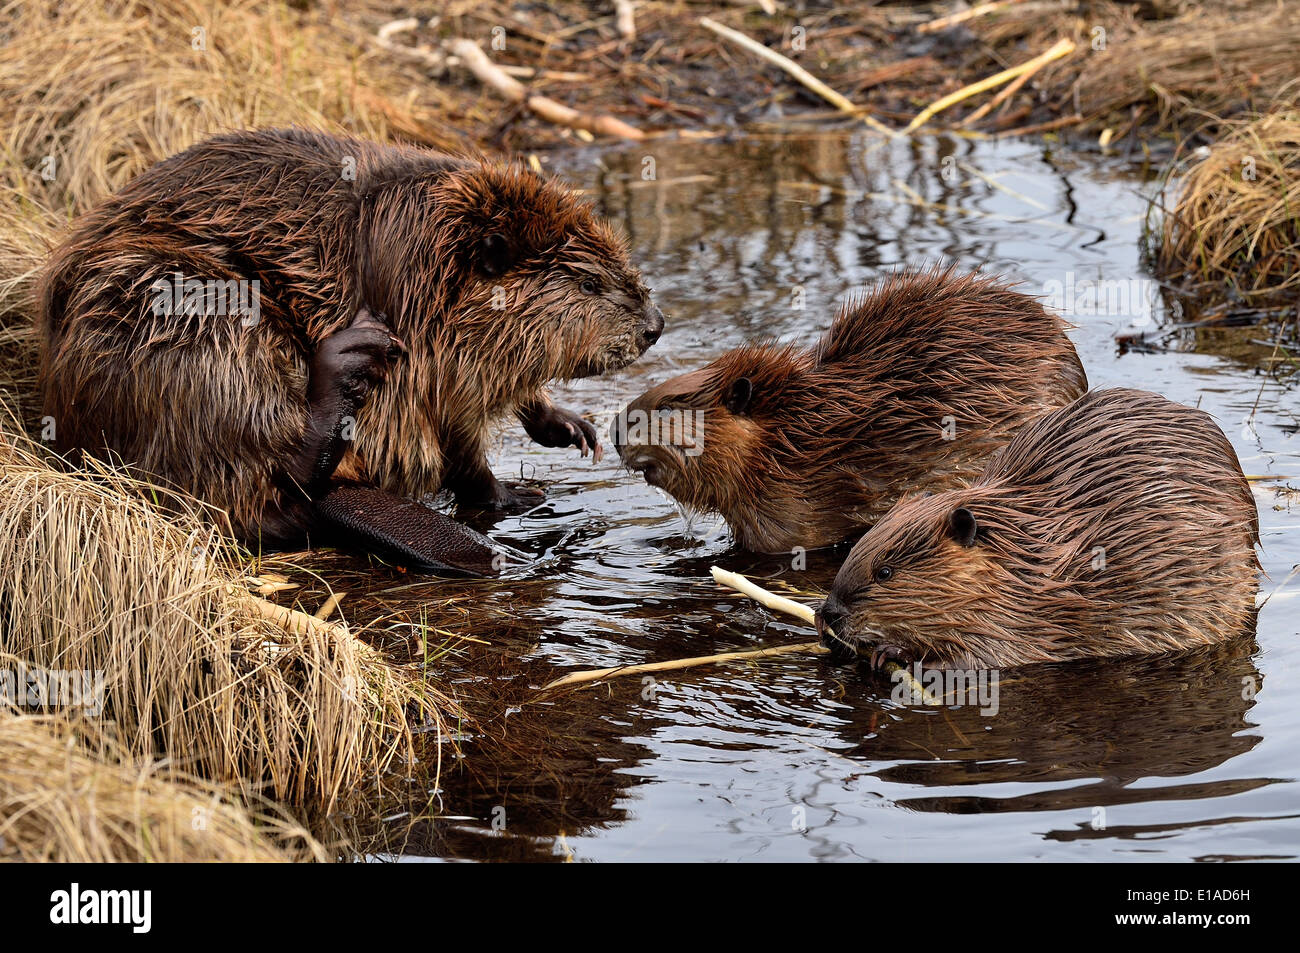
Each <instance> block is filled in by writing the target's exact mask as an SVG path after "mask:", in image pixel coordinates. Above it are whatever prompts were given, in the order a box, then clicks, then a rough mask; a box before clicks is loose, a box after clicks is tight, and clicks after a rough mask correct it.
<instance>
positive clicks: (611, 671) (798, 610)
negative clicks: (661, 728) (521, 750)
mask: <svg viewBox="0 0 1300 953" xmlns="http://www.w3.org/2000/svg"><path fill="white" fill-rule="evenodd" d="M709 572H710V573H712V574H713V581H714V582H716V583H718V584H719V585H721V586H726V587H728V588H729V589H735V590H736V591H737V592H739V593H743V594H744V595H746V596H749V598H751V599H753V600H754V601H756V602H758V603H759V604H760V605H763V606H765V607H766V608H768V609H771V610H772V611H773V612H784V613H785V614H787V615H792V616H795V617H796V618H798V619H800V620H802V621H804V622H807V623H808V624H809V625H812V624H813V622H814V620H815V618H816V614H815V613H814V612H813V610H812V607H811V606H806V605H804V604H803V603H801V602H795V601H794V600H793V599H787V598H785V597H784V596H778V595H777V594H776V593H775V592H768V591H767V590H766V589H764V588H763V587H762V586H757V585H755V584H754V583H752V582H750V581H749V580H748V579H746V578H745V577H744V576H742V575H741V574H740V573H737V572H728V571H727V570H725V569H722V568H720V567H718V566H711V567H710V568H709ZM829 651H830V650H829V649H827V648H826V647H825V646H824V645H822V644H821V643H819V642H796V643H794V644H791V645H774V646H772V647H771V648H766V649H749V650H747V651H743V652H722V653H721V654H718V655H696V656H693V657H691V658H681V659H672V660H671V661H668V662H648V663H646V664H644V665H622V666H615V667H613V668H596V669H588V670H586V671H582V672H573V673H571V674H569V675H565V676H564V677H563V678H557V679H556V680H555V681H553V682H550V683H548V684H546V685H544V686H542V691H547V690H549V689H552V688H564V687H565V686H568V685H581V684H583V683H585V682H598V681H602V680H603V679H606V678H621V677H622V676H624V675H638V674H641V673H643V672H671V671H676V670H677V669H683V668H693V667H695V666H696V665H710V664H712V663H714V662H740V661H746V660H751V659H762V658H772V657H773V656H777V655H792V654H794V653H800V652H802V653H806V654H808V655H825V654H826V653H827V652H829ZM885 669H886V671H889V672H893V671H899V672H902V673H903V674H902V675H901V676H900V678H902V680H903V681H905V682H907V684H908V687H909V688H910V689H911V691H912V693H913V695H914V696H915V697H917V698H920V699H922V701H923V702H924V704H927V705H942V704H943V702H942V700H940V699H938V698H935V697H934V696H933V695H932V694H930V692H929V691H927V690H926V688H925V687H924V686H923V685H922V684H921V683H920V682H918V681H917V680H916V678H915V677H913V675H912V673H911V672H909V671H908V670H907V669H906V668H904V667H903V666H901V665H899V664H898V663H897V662H886V663H885Z"/></svg>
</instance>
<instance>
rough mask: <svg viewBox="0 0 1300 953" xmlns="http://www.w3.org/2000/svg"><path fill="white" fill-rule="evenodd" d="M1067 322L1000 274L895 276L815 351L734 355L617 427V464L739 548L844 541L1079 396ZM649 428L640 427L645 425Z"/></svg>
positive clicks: (963, 474)
mask: <svg viewBox="0 0 1300 953" xmlns="http://www.w3.org/2000/svg"><path fill="white" fill-rule="evenodd" d="M1065 331H1066V325H1065V323H1064V322H1063V321H1061V320H1060V319H1059V318H1057V317H1056V316H1054V315H1051V314H1049V313H1048V312H1047V311H1045V310H1044V309H1043V307H1042V305H1040V304H1039V303H1038V302H1037V301H1036V300H1034V299H1033V298H1030V297H1028V296H1026V295H1023V294H1020V293H1018V292H1016V291H1013V290H1011V289H1010V288H1009V287H1007V286H1006V285H1004V284H1002V283H1001V282H999V281H998V280H996V279H994V278H988V277H979V276H974V275H967V276H960V277H959V276H956V275H954V273H953V272H952V270H951V269H947V270H941V269H932V270H930V271H926V272H921V273H916V272H910V273H908V272H905V273H900V274H895V275H893V276H891V277H889V278H887V279H886V280H885V281H883V282H882V283H881V284H880V285H879V286H878V287H876V288H875V289H874V290H873V291H872V292H871V293H870V294H868V295H867V296H866V297H865V298H863V299H861V300H859V301H857V302H854V303H850V304H849V305H848V306H846V307H845V308H843V309H842V310H841V311H840V313H839V315H838V316H837V317H836V318H835V321H834V323H832V325H831V327H830V330H828V331H827V332H826V334H825V335H824V336H823V337H822V339H821V341H820V342H819V343H818V344H817V345H816V347H814V348H812V349H810V350H800V349H798V348H796V347H793V346H780V345H774V344H765V345H751V346H746V347H740V348H737V349H735V350H733V351H730V352H728V353H727V354H724V355H723V356H722V357H720V358H719V359H718V360H716V361H714V362H713V363H712V364H709V365H708V366H707V367H704V368H701V369H699V370H696V371H691V372H690V373H687V374H683V375H681V376H680V377H676V378H673V379H672V380H669V381H667V382H665V383H662V384H659V385H658V386H656V387H653V388H651V389H650V390H648V391H646V392H645V393H644V394H642V395H641V396H640V397H638V398H637V399H636V400H635V401H633V402H632V403H631V404H629V405H628V407H627V409H626V410H624V411H623V413H622V414H621V415H620V416H619V418H618V419H617V420H616V421H615V426H614V432H613V434H612V436H613V439H614V443H615V445H616V446H617V447H618V452H619V455H620V456H621V457H622V459H623V462H624V464H625V465H626V466H628V467H629V468H630V469H633V470H639V471H641V472H642V473H643V474H644V476H645V478H646V480H647V481H648V482H649V483H651V484H652V485H654V486H658V487H662V488H663V489H664V490H667V491H668V492H669V493H670V494H672V495H673V496H674V497H676V498H677V500H678V501H679V502H680V503H681V504H683V505H684V506H685V507H686V508H687V509H689V510H694V511H701V512H714V513H720V514H721V515H722V516H723V517H725V518H726V520H727V523H728V524H729V525H730V526H731V529H732V532H733V533H734V534H735V538H736V542H737V543H738V544H739V545H741V546H743V547H745V548H746V549H750V550H755V551H759V552H788V551H790V550H791V549H792V548H794V547H804V548H806V549H812V548H815V547H821V546H828V545H832V544H835V543H839V542H843V541H844V540H846V539H850V538H852V537H855V536H857V535H860V534H861V533H862V531H863V530H865V529H866V528H867V527H868V526H870V525H871V524H872V523H874V522H875V521H876V520H877V519H879V518H880V517H881V516H883V515H884V513H885V512H886V511H887V510H888V509H889V507H890V506H891V505H892V504H893V503H894V501H895V500H896V499H897V498H898V496H899V495H900V494H901V493H903V492H904V491H907V490H916V489H930V490H945V489H950V488H953V487H957V486H963V485H965V484H966V483H968V482H969V481H970V480H972V479H974V478H975V477H976V476H977V475H978V474H979V472H980V470H981V469H982V468H983V466H984V464H985V463H986V462H987V461H988V458H989V456H990V455H991V454H992V453H993V452H994V451H995V450H997V449H998V448H999V447H1001V446H1003V445H1004V444H1006V442H1007V441H1008V440H1010V439H1011V435H1012V434H1013V433H1015V431H1016V430H1017V429H1018V428H1019V427H1020V426H1022V425H1023V424H1025V423H1027V422H1028V421H1030V420H1033V419H1034V418H1036V417H1038V416H1040V415H1042V414H1043V413H1044V412H1045V411H1048V410H1051V409H1053V408H1056V407H1061V406H1063V405H1065V404H1068V403H1069V402H1070V401H1072V400H1074V399H1075V398H1076V397H1078V396H1079V395H1080V394H1082V393H1083V392H1084V391H1085V390H1087V386H1088V385H1087V380H1086V378H1085V376H1084V372H1083V366H1082V364H1081V363H1080V362H1079V356H1078V355H1077V354H1076V353H1075V350H1074V346H1073V345H1072V344H1071V343H1070V341H1069V339H1068V338H1067V337H1066V334H1065ZM647 422H648V424H649V425H648V426H646V424H647Z"/></svg>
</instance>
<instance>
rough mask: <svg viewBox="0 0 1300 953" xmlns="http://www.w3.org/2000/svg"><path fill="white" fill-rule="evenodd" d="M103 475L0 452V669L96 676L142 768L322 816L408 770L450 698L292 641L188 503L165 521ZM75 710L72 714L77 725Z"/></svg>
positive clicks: (330, 650) (32, 453)
mask: <svg viewBox="0 0 1300 953" xmlns="http://www.w3.org/2000/svg"><path fill="white" fill-rule="evenodd" d="M147 494H148V490H147V488H145V487H143V486H142V485H141V484H138V483H136V482H133V481H131V480H129V479H128V478H127V477H125V476H123V475H121V474H119V473H115V472H113V471H110V470H107V469H103V470H101V471H100V472H98V473H96V474H93V475H89V476H87V475H84V474H70V473H63V472H60V471H59V470H56V469H54V468H52V467H51V466H49V465H48V464H47V463H46V462H45V461H44V460H43V459H42V457H41V455H40V453H39V450H38V449H37V448H35V447H34V446H32V445H30V444H29V443H28V441H27V440H26V438H24V437H20V436H15V435H13V434H12V433H10V434H8V435H7V436H5V437H4V440H3V443H2V444H0V646H3V647H4V652H3V653H0V667H11V668H12V667H16V666H18V665H20V664H21V665H26V666H36V667H40V668H43V669H50V670H62V671H73V672H81V671H89V672H102V673H103V680H104V684H105V691H104V705H103V717H104V718H105V719H107V722H108V724H109V725H110V726H111V727H112V735H113V737H114V739H115V741H116V742H117V743H119V744H121V746H122V747H123V748H124V749H125V751H126V752H127V753H128V754H129V755H131V756H133V757H137V758H142V759H153V758H163V759H166V760H167V761H168V762H169V763H171V764H175V765H177V766H179V767H181V768H182V769H184V770H186V771H188V772H190V773H193V774H196V775H200V776H202V777H205V778H209V779H211V780H214V781H217V782H220V783H223V784H234V785H238V786H239V787H240V788H241V789H242V790H243V791H244V793H245V795H246V796H247V797H250V798H252V797H257V796H260V795H262V794H267V795H269V796H272V797H274V798H276V799H278V800H282V801H287V802H290V803H292V804H296V805H302V806H304V807H308V808H315V809H319V810H322V811H331V810H335V809H337V808H338V807H339V806H340V805H343V804H346V803H349V798H351V797H353V796H354V795H357V794H359V793H361V792H362V791H363V790H364V791H366V792H368V793H375V792H377V791H380V790H382V788H383V786H384V783H385V779H386V778H388V777H390V776H392V775H401V774H402V773H404V772H406V771H407V770H408V769H410V768H411V766H412V765H413V763H414V751H413V748H414V735H415V733H416V732H417V731H418V730H429V727H430V726H431V727H432V729H433V730H434V731H437V732H441V731H442V721H441V719H442V718H443V717H444V713H445V712H448V711H452V710H454V708H453V706H452V704H451V702H450V701H449V700H448V699H446V698H445V697H444V696H443V695H441V694H440V693H439V692H438V691H437V690H436V689H435V688H434V687H433V686H431V685H429V684H426V683H425V682H424V681H423V680H422V679H421V678H420V677H419V675H418V673H416V672H415V671H413V670H412V669H407V668H397V667H394V666H392V665H390V664H389V663H388V662H387V661H385V660H384V659H383V657H382V656H381V655H380V654H379V653H378V652H377V651H375V650H374V649H372V648H370V647H369V646H367V645H366V644H365V643H364V642H362V641H360V640H358V639H357V638H355V637H354V636H352V635H350V634H348V633H347V632H345V631H340V630H338V629H333V628H327V627H319V628H315V629H313V630H312V631H309V632H304V633H301V634H297V635H290V634H289V633H288V632H286V631H285V630H284V629H281V628H279V627H277V626H276V625H274V624H273V623H271V622H268V621H267V620H265V619H261V618H256V617H254V615H253V614H252V613H250V612H249V610H248V609H247V608H246V607H245V606H244V605H242V604H241V601H240V599H239V598H237V596H238V594H240V593H246V592H247V591H248V582H247V580H248V577H249V576H250V575H251V574H252V573H251V568H249V567H246V566H242V565H241V564H240V563H239V561H238V557H237V555H236V552H235V549H234V547H233V545H232V544H231V543H229V542H228V541H227V539H226V538H225V537H223V536H222V535H220V533H219V532H218V531H217V530H216V529H214V525H213V521H212V519H211V514H207V518H205V514H204V513H203V512H202V511H201V509H200V507H199V506H198V505H197V504H193V505H185V504H183V503H182V504H179V505H178V509H176V510H175V511H173V512H170V513H167V514H164V513H162V512H160V511H159V510H158V509H156V508H155V507H154V506H152V505H150V504H148V503H146V502H145V499H144V498H143V497H144V496H146V495H147ZM76 716H77V713H76V712H70V713H69V717H76Z"/></svg>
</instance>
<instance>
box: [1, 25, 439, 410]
mask: <svg viewBox="0 0 1300 953" xmlns="http://www.w3.org/2000/svg"><path fill="white" fill-rule="evenodd" d="M344 12H345V11H343V10H342V9H336V8H335V6H334V5H332V4H323V5H321V6H319V7H317V6H313V7H312V8H311V9H309V10H306V11H302V10H291V9H289V8H288V7H286V6H283V5H280V4H265V3H260V2H256V0H231V2H226V3H218V4H208V3H199V2H188V0H147V2H146V0H139V2H137V0H71V2H66V0H21V2H14V0H8V2H3V0H0V116H4V117H5V121H4V123H3V124H2V125H0V388H5V389H9V390H12V391H13V392H14V393H15V394H16V395H17V397H18V398H19V400H20V401H21V403H22V410H23V419H24V421H26V422H30V421H31V420H32V419H33V417H32V415H33V412H34V410H35V407H34V401H33V389H32V384H33V382H34V377H35V374H34V367H35V349H34V346H33V344H32V342H31V341H30V335H29V332H28V328H29V327H30V324H31V316H32V313H33V308H32V289H33V286H34V275H35V270H36V268H37V267H38V265H39V264H40V262H41V261H42V260H43V259H44V258H45V256H46V255H47V253H48V251H49V248H50V246H51V245H52V244H53V243H54V242H55V241H57V239H58V235H59V233H60V231H61V229H62V228H63V227H64V226H65V225H66V224H67V222H68V221H69V220H70V219H71V218H73V217H75V216H76V215H78V214H80V213H82V212H84V211H86V210H87V209H89V208H91V207H92V206H93V205H95V204H96V203H98V202H99V201H101V200H102V199H103V198H104V197H105V196H107V195H109V194H110V193H111V192H113V191H115V190H117V189H118V188H120V187H121V186H122V185H124V184H125V183H126V182H128V181H129V180H130V179H131V178H133V177H134V176H135V175H137V174H138V173H140V172H141V171H143V170H144V169H146V168H148V167H149V166H151V165H153V164H154V163H156V162H158V161H159V160H161V159H164V158H166V157H167V156H169V155H172V154H174V153H176V152H180V151H181V150H183V149H185V148H187V147H189V146H191V145H193V144H194V143H195V142H198V141H200V140H201V139H204V138H206V137H207V136H210V135H213V134H215V133H218V132H224V131H228V130H230V129H241V128H255V127H268V126H287V125H298V126H304V127H309V128H317V129H327V130H334V131H340V130H342V131H348V132H352V133H355V134H358V135H361V136H366V137H369V138H374V139H381V140H383V139H393V138H399V139H406V140H410V141H415V142H420V143H424V144H426V145H430V146H434V147H438V148H450V147H454V146H456V145H457V144H458V143H463V142H464V137H463V135H462V134H461V133H458V132H457V131H456V130H455V129H454V128H453V127H452V126H451V125H450V124H449V122H448V117H447V109H446V104H445V103H444V102H442V101H441V99H440V98H439V96H438V93H437V89H436V87H430V85H429V84H428V83H427V81H426V80H425V78H424V76H423V75H422V73H421V72H420V71H419V70H418V69H415V68H413V67H412V66H411V65H410V64H408V63H405V62H401V61H399V62H393V58H392V57H391V56H390V55H389V54H386V53H384V52H383V51H382V50H379V49H378V48H376V47H375V46H374V45H373V44H372V43H371V42H370V41H369V40H368V38H367V36H368V31H369V28H362V27H360V26H356V25H353V24H352V23H351V22H350V21H349V20H348V19H346V18H345V17H344V16H343V13H344ZM196 27H201V28H202V30H203V34H202V45H203V46H204V47H205V48H204V49H194V48H193V47H194V44H195V42H196V36H197V34H195V32H194V31H195V29H196Z"/></svg>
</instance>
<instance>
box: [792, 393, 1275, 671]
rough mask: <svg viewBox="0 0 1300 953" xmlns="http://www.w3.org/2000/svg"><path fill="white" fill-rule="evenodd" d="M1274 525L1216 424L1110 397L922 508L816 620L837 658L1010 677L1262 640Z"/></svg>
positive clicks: (890, 529)
mask: <svg viewBox="0 0 1300 953" xmlns="http://www.w3.org/2000/svg"><path fill="white" fill-rule="evenodd" d="M1258 541H1259V516H1258V513H1257V512H1256V509H1255V501H1254V498H1253V496H1252V495H1251V491H1250V485H1249V484H1248V483H1247V482H1246V478H1245V477H1244V476H1243V475H1242V472H1241V465H1240V463H1238V461H1237V456H1236V454H1235V453H1234V452H1233V449H1232V445H1231V444H1230V443H1229V442H1228V440H1227V438H1226V437H1225V436H1224V435H1223V432H1222V431H1221V430H1220V429H1219V428H1218V427H1217V426H1216V425H1215V423H1214V421H1213V420H1212V419H1211V418H1210V416H1209V415H1208V414H1206V413H1204V412H1202V411H1199V410H1193V409H1191V408H1190V407H1184V406H1182V405H1180V404H1175V403H1173V402H1171V401H1168V400H1165V399H1164V398H1163V397H1160V396H1158V395H1156V394H1150V393H1146V392H1144V391H1137V390H1127V389H1122V388H1117V389H1113V390H1102V391H1094V392H1093V393H1090V394H1088V395H1086V396H1085V397H1082V398H1080V399H1079V400H1077V401H1075V402H1074V403H1073V404H1071V405H1070V406H1068V407H1065V408H1062V409H1060V410H1057V411H1054V412H1052V413H1050V414H1048V415H1047V416H1045V417H1043V418H1042V419H1041V420H1039V421H1037V422H1035V423H1033V424H1031V425H1030V426H1028V427H1026V428H1025V429H1024V430H1022V431H1021V432H1020V433H1019V434H1017V435H1016V437H1015V439H1013V440H1012V441H1011V443H1010V444H1008V445H1007V447H1006V448H1005V449H1004V450H1002V451H1001V452H1000V453H998V454H997V455H996V456H995V457H994V458H993V460H991V461H990V462H989V465H988V467H987V469H985V471H984V472H983V473H982V474H981V475H980V477H979V479H977V480H976V481H975V482H974V483H973V484H972V485H971V486H970V487H968V488H965V489H960V490H952V491H949V492H946V493H939V494H935V495H928V496H927V495H917V496H909V497H908V498H906V499H904V500H903V501H901V502H900V503H899V504H898V505H897V506H895V507H894V508H893V509H892V510H890V511H889V513H888V514H887V515H886V516H885V517H884V518H883V519H882V520H881V521H880V522H879V523H877V524H876V525H875V526H874V527H873V528H872V529H871V531H870V532H868V533H867V534H866V535H865V536H864V537H863V538H862V539H861V540H860V541H859V542H858V543H857V545H856V546H854V548H853V550H852V552H850V553H849V556H848V558H847V559H846V560H845V562H844V565H843V566H842V567H841V568H840V571H839V574H838V575H837V576H836V577H835V585H834V587H833V588H832V590H831V593H830V596H829V597H828V598H827V599H826V602H825V604H824V605H823V606H822V608H821V609H820V610H819V611H818V613H817V625H818V629H819V631H820V632H821V633H822V639H823V641H824V642H826V643H827V644H828V646H830V647H832V648H836V647H843V646H847V647H849V648H850V649H857V650H870V651H871V652H872V659H873V662H881V661H883V660H884V659H886V658H895V659H901V660H904V661H907V662H920V663H923V664H925V665H927V666H932V667H935V668H956V669H972V668H1003V667H1008V666H1015V665H1023V664H1026V663H1030V662H1055V661H1064V660H1068V659H1077V658H1083V657H1086V656H1113V655H1129V654H1139V653H1150V652H1163V651H1168V650H1172V649H1184V648H1190V647H1192V646H1196V645H1205V644H1209V643H1213V642H1218V641H1222V640H1223V639H1226V638H1229V637H1231V636H1233V635H1237V634H1239V633H1242V632H1244V631H1249V630H1250V628H1251V626H1252V625H1253V622H1254V617H1255V592H1256V588H1257V586H1258V575H1257V574H1258V572H1259V560H1258V557H1257V556H1256V553H1255V545H1256V544H1257V543H1258Z"/></svg>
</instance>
